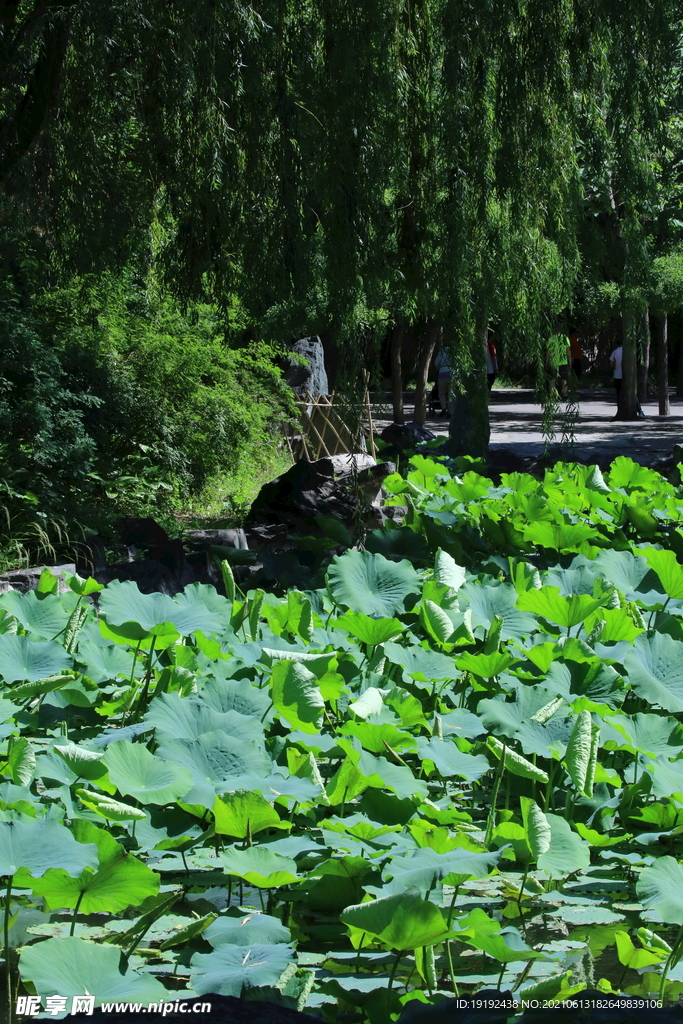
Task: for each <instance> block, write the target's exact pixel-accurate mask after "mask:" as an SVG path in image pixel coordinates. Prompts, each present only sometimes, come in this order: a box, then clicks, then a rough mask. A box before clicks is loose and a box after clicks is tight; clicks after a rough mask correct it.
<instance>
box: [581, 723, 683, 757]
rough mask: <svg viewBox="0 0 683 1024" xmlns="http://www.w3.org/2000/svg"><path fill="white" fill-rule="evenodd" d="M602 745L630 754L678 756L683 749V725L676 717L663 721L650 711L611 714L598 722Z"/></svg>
mask: <svg viewBox="0 0 683 1024" xmlns="http://www.w3.org/2000/svg"><path fill="white" fill-rule="evenodd" d="M601 733H602V737H601V744H602V746H603V747H604V746H606V745H607V744H609V748H608V749H610V750H614V749H619V748H621V747H623V748H625V749H626V750H630V751H631V753H632V754H639V753H640V754H646V755H648V756H650V757H657V755H659V754H661V755H662V756H663V757H669V758H674V757H677V756H678V755H679V754H680V753H681V751H682V750H683V726H682V725H681V723H680V722H677V721H676V719H675V718H668V717H667V718H662V717H660V716H659V715H654V714H652V712H649V713H647V714H643V713H642V712H639V713H638V714H635V715H611V716H610V717H609V718H607V719H605V720H604V721H603V722H602V723H601Z"/></svg>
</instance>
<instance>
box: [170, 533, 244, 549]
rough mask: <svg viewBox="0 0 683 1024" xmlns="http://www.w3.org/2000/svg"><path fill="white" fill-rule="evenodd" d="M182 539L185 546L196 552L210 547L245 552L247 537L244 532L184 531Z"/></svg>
mask: <svg viewBox="0 0 683 1024" xmlns="http://www.w3.org/2000/svg"><path fill="white" fill-rule="evenodd" d="M183 537H184V538H185V541H186V543H187V545H188V546H189V547H191V548H195V549H198V550H205V549H207V548H210V547H222V548H236V549H237V550H239V551H247V550H248V549H249V544H248V543H247V535H246V533H245V532H244V530H241V529H237V530H185V532H184V534H183Z"/></svg>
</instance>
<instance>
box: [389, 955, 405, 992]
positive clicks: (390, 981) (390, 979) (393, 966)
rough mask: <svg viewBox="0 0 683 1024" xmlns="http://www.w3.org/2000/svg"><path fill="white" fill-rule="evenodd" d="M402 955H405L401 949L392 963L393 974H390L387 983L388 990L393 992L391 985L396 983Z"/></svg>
mask: <svg viewBox="0 0 683 1024" xmlns="http://www.w3.org/2000/svg"><path fill="white" fill-rule="evenodd" d="M402 956H403V950H400V951H399V952H398V953H397V954H396V959H395V960H394V962H393V964H392V967H391V974H390V975H389V984H388V985H387V992H391V986H392V985H393V984H394V978H395V977H396V968H397V967H398V964H399V961H400V959H401V957H402Z"/></svg>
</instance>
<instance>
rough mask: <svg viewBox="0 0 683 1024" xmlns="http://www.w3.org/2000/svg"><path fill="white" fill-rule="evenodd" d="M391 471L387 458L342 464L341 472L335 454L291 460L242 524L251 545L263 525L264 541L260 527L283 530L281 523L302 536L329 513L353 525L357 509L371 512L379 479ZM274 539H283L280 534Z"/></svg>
mask: <svg viewBox="0 0 683 1024" xmlns="http://www.w3.org/2000/svg"><path fill="white" fill-rule="evenodd" d="M366 461H367V460H366ZM373 461H374V460H373ZM393 472H395V467H394V465H393V463H390V462H388V463H380V464H379V465H376V464H375V465H368V466H366V468H365V469H361V470H360V472H358V473H355V472H354V467H353V465H350V466H342V468H341V472H340V470H339V465H338V464H336V463H335V460H334V459H333V458H326V459H318V460H317V462H306V461H304V460H302V461H300V462H295V463H294V465H293V466H291V467H290V468H289V469H288V470H287V472H286V473H283V474H282V476H279V477H277V478H276V479H275V480H271V481H270V482H269V483H267V484H264V486H263V487H262V488H261V490H260V491H259V494H258V496H257V498H256V501H255V502H254V504H253V505H252V507H251V512H250V513H249V520H248V522H247V525H246V527H245V529H246V532H247V536H248V538H249V543H250V544H254V543H256V544H258V541H257V540H256V539H255V533H256V530H257V529H261V537H260V540H261V545H263V543H264V542H265V540H266V538H265V535H264V533H263V527H264V526H265V527H268V529H269V530H270V531H273V530H274V528H277V527H279V529H280V531H281V530H282V527H283V526H284V527H285V528H286V529H288V531H289V532H294V533H298V534H303V535H307V534H310V533H311V530H313V531H314V532H315V530H316V527H315V518H316V516H327V517H332V518H334V519H338V520H340V521H341V522H342V523H345V524H348V525H351V524H353V523H355V522H356V521H357V520H358V510H359V508H361V509H362V514H363V515H366V514H369V506H372V504H373V503H375V502H377V499H378V497H379V494H380V491H381V487H382V481H383V480H384V479H385V478H386V477H387V476H389V474H390V473H393ZM375 518H377V517H376V516H375V517H373V519H372V521H373V525H374V520H375ZM271 538H272V540H271V542H272V541H274V540H275V539H276V538H275V536H274V535H273V533H272V532H271ZM271 538H269V539H271ZM277 539H278V540H279V541H281V542H283V541H284V540H285V538H283V537H282V533H281V532H280V533H279V534H278V535H277Z"/></svg>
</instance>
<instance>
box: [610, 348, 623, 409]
mask: <svg viewBox="0 0 683 1024" xmlns="http://www.w3.org/2000/svg"><path fill="white" fill-rule="evenodd" d="M623 358H624V348H623V346H622V345H617V347H616V348H615V350H614V352H613V353H612V355H611V356H610V357H609V364H610V366H611V367H612V370H613V371H614V372H613V374H612V376H613V378H614V387H615V389H616V392H617V405H619V395H620V394H621V381H622V376H623V374H622V363H623Z"/></svg>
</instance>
